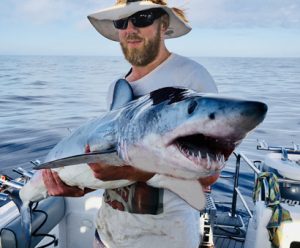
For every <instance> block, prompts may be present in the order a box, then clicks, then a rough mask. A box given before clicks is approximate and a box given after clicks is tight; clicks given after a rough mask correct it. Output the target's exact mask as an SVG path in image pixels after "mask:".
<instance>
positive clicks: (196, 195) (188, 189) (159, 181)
mask: <svg viewBox="0 0 300 248" xmlns="http://www.w3.org/2000/svg"><path fill="white" fill-rule="evenodd" d="M147 184H148V185H150V186H153V187H157V188H165V189H168V190H170V191H172V192H174V193H175V194H177V195H178V196H179V197H181V198H182V199H183V200H185V201H186V202H187V203H188V204H189V205H191V206H192V207H193V208H195V209H198V210H201V209H203V208H204V207H205V204H206V202H205V195H204V192H203V189H202V186H201V184H200V183H199V181H197V180H186V179H179V178H174V177H169V176H165V175H160V174H156V175H154V176H153V177H152V178H150V179H149V180H148V181H147Z"/></svg>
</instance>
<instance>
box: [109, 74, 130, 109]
mask: <svg viewBox="0 0 300 248" xmlns="http://www.w3.org/2000/svg"><path fill="white" fill-rule="evenodd" d="M133 99H134V95H133V91H132V88H131V86H130V84H129V83H128V81H127V80H125V79H119V80H118V81H117V82H116V84H115V88H114V92H113V98H112V103H111V105H110V110H113V109H117V108H120V107H123V106H124V105H126V104H127V103H129V102H130V101H132V100H133Z"/></svg>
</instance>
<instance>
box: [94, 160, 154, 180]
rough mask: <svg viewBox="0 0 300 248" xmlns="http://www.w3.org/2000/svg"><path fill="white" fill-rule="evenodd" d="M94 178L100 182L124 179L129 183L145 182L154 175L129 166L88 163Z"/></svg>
mask: <svg viewBox="0 0 300 248" xmlns="http://www.w3.org/2000/svg"><path fill="white" fill-rule="evenodd" d="M89 166H90V167H91V169H92V170H93V171H94V176H95V177H96V178H98V179H100V180H102V181H113V180H121V179H126V180H130V181H137V182H146V181H148V180H149V179H150V178H151V177H153V176H154V173H150V172H145V171H142V170H139V169H136V168H134V167H132V166H130V165H123V166H112V165H108V164H103V163H90V164H89Z"/></svg>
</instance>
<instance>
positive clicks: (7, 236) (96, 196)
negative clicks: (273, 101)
mask: <svg viewBox="0 0 300 248" xmlns="http://www.w3.org/2000/svg"><path fill="white" fill-rule="evenodd" d="M257 150H258V151H259V152H264V153H265V155H264V158H263V159H262V160H253V159H250V158H249V157H248V156H246V153H245V152H243V151H238V150H237V151H235V152H234V159H233V163H234V165H235V173H234V174H233V176H227V175H225V174H222V175H221V177H222V178H223V179H224V180H232V192H233V193H232V196H231V200H230V201H227V202H220V201H217V200H216V199H215V197H214V196H213V194H212V191H211V190H208V191H207V192H206V193H205V195H206V200H207V204H206V207H205V209H203V210H202V211H201V212H200V216H199V222H200V224H201V225H200V226H201V231H200V232H201V233H200V235H201V237H202V244H201V248H205V247H209V248H212V247H216V248H219V247H220V248H221V247H222V248H226V247H229V248H239V247H241V248H242V247H244V248H261V247H262V248H268V247H270V248H271V247H279V248H300V235H299V234H298V233H299V231H298V228H300V147H299V145H296V144H294V145H293V147H283V146H269V145H268V144H267V143H266V142H265V141H259V143H258V146H257ZM241 166H246V167H247V168H248V169H250V170H251V171H252V172H253V174H254V196H255V197H254V204H252V206H250V204H249V203H247V201H246V199H245V197H244V196H243V194H242V193H241V190H240V180H239V179H240V175H241V171H240V168H241ZM15 171H16V172H17V173H19V174H20V177H19V178H17V179H12V178H9V177H5V175H2V177H1V178H0V184H1V185H0V201H1V202H2V204H1V205H0V206H1V207H0V220H1V221H0V230H1V233H0V234H1V236H0V238H1V243H0V244H1V245H0V247H2V248H10V247H18V248H23V247H25V243H26V242H24V237H23V234H22V229H21V220H20V214H19V209H18V206H19V207H20V202H19V201H18V198H17V197H16V196H17V195H18V189H20V187H22V185H23V184H24V182H26V180H28V179H29V178H30V177H31V176H32V171H25V170H24V169H22V168H17V169H15ZM101 195H102V194H101V190H97V191H94V192H91V193H89V194H87V195H85V196H84V197H81V198H71V197H50V198H47V199H45V200H43V201H41V202H39V203H36V204H33V206H32V207H31V208H32V232H31V233H32V240H31V247H59V248H68V247H73V248H74V247H75V248H76V247H91V246H92V245H91V244H92V241H93V239H94V234H95V224H94V219H95V215H96V214H97V212H98V209H99V207H100V206H101ZM238 203H240V205H242V206H243V209H238V207H237V204H238ZM278 213H279V214H278ZM267 227H268V228H267Z"/></svg>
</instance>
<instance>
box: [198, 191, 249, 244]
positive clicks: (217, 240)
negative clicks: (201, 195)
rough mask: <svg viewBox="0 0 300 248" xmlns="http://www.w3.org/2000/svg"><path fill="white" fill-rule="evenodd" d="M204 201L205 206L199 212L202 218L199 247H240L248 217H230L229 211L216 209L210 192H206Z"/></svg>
mask: <svg viewBox="0 0 300 248" xmlns="http://www.w3.org/2000/svg"><path fill="white" fill-rule="evenodd" d="M206 201H207V205H206V208H205V210H203V211H202V212H201V217H202V218H203V219H204V223H203V224H204V231H203V233H204V234H203V241H202V245H201V248H204V247H210V248H211V247H214V248H242V247H243V246H244V241H245V237H246V230H247V225H248V222H249V217H241V216H240V215H236V216H234V217H232V216H231V215H230V213H229V212H227V211H225V212H224V211H223V210H218V209H217V208H216V205H215V203H214V201H213V198H212V197H211V196H210V194H206ZM211 227H212V229H211Z"/></svg>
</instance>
